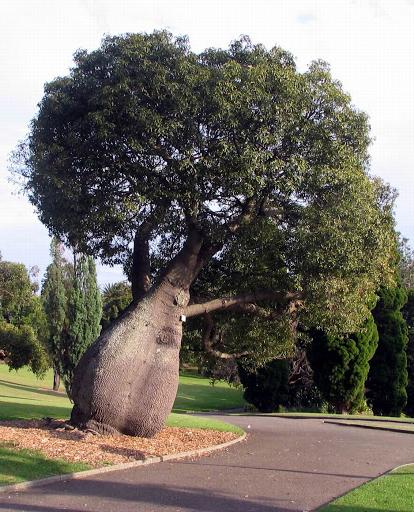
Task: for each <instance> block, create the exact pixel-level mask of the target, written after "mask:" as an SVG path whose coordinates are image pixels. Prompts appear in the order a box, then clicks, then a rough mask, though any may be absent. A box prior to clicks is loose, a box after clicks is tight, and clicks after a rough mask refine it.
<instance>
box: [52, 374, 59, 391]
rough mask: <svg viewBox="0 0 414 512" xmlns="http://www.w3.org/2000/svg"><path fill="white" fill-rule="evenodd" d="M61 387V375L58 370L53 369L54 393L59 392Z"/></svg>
mask: <svg viewBox="0 0 414 512" xmlns="http://www.w3.org/2000/svg"><path fill="white" fill-rule="evenodd" d="M59 386H60V375H59V372H58V371H57V369H56V368H53V391H58V390H59Z"/></svg>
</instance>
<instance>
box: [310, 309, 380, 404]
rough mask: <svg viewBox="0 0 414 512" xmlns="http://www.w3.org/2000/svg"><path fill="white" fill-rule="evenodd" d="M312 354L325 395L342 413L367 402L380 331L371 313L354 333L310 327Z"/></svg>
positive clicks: (315, 379) (319, 386)
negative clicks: (366, 393) (339, 334)
mask: <svg viewBox="0 0 414 512" xmlns="http://www.w3.org/2000/svg"><path fill="white" fill-rule="evenodd" d="M310 336H311V339H312V342H311V344H310V346H309V348H308V358H309V361H310V363H311V366H312V369H313V372H314V374H313V378H314V381H315V383H316V385H317V386H318V388H319V390H320V392H321V393H322V396H323V398H324V399H325V400H326V401H327V402H328V403H329V404H330V405H332V406H333V407H334V409H335V411H336V412H338V413H343V412H355V411H359V410H360V408H361V407H363V405H364V398H365V381H366V380H367V377H368V372H369V361H370V360H371V358H372V357H373V355H374V353H375V350H376V348H377V346H378V331H377V327H376V325H375V322H374V319H373V316H372V315H370V316H369V317H368V319H367V320H366V321H365V323H364V324H363V326H362V328H361V329H360V330H359V331H358V332H356V333H353V334H349V335H343V336H333V335H328V334H326V333H324V332H323V331H321V330H318V329H314V330H312V331H310Z"/></svg>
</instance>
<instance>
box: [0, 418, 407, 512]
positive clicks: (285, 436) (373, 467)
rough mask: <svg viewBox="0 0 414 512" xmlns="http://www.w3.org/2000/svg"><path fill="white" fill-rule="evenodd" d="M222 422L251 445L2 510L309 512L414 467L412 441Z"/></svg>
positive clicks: (110, 476)
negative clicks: (392, 472)
mask: <svg viewBox="0 0 414 512" xmlns="http://www.w3.org/2000/svg"><path fill="white" fill-rule="evenodd" d="M217 419H223V420H224V421H230V420H231V422H232V423H236V424H238V425H240V426H242V427H244V428H246V429H247V426H248V425H250V428H249V429H248V432H249V436H248V439H247V440H246V441H243V442H242V443H239V444H236V445H234V446H232V447H230V448H228V449H227V450H225V451H221V452H217V453H215V454H212V455H210V456H208V457H202V458H199V459H197V460H193V461H189V460H185V461H177V462H164V463H160V464H153V465H150V466H143V467H137V468H134V469H129V470H124V471H114V472H111V473H103V474H102V475H99V476H94V477H90V478H87V479H86V478H85V479H80V480H71V481H68V482H61V483H57V484H50V485H47V486H42V487H38V488H34V489H31V490H28V491H26V492H21V493H13V494H10V495H7V494H2V495H0V511H17V510H18V511H32V512H51V511H63V510H66V511H69V512H84V511H94V512H124V511H125V512H132V511H134V512H158V511H163V512H188V511H197V512H270V511H272V512H274V511H291V510H296V511H310V510H314V509H315V508H317V507H319V506H321V505H323V504H324V503H327V502H328V501H330V500H331V499H332V498H334V497H336V496H339V495H341V494H343V493H345V492H346V491H348V490H349V489H352V488H353V487H356V486H358V485H360V484H362V483H363V482H365V481H367V480H369V479H371V478H373V477H376V476H378V475H380V474H382V473H384V472H386V471H388V470H389V469H391V468H393V467H395V466H398V465H401V464H405V463H409V462H414V437H413V435H411V434H401V433H394V432H383V431H375V430H365V429H357V428H350V427H344V426H339V425H329V424H324V423H323V422H322V421H321V420H315V419H305V420H303V419H285V418H268V417H267V418H265V417H231V418H230V417H221V416H217ZM413 492H414V491H413ZM413 500H414V498H413ZM413 502H414V501H413ZM338 512H339V511H338ZM361 512H362V510H361ZM390 512H391V511H390Z"/></svg>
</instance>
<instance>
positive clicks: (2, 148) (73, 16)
mask: <svg viewBox="0 0 414 512" xmlns="http://www.w3.org/2000/svg"><path fill="white" fill-rule="evenodd" d="M164 28H165V29H168V30H170V31H171V32H173V33H174V34H176V35H179V34H180V35H182V34H186V35H188V36H189V37H190V42H191V45H192V47H193V49H194V50H195V51H200V50H202V49H204V48H206V47H210V46H215V47H226V46H227V45H228V43H229V42H230V41H231V40H232V39H234V38H236V37H238V36H239V35H241V34H248V35H249V36H250V37H251V38H252V39H253V41H254V42H260V43H263V44H265V45H266V46H267V47H272V46H274V45H278V46H281V47H283V48H285V49H287V50H290V51H291V52H292V53H293V54H294V55H295V57H296V59H297V62H298V65H299V68H300V69H303V70H304V69H305V68H306V66H307V65H308V64H309V63H310V62H311V61H312V60H313V59H318V58H322V59H324V60H326V61H328V62H329V63H330V65H331V68H332V73H333V75H334V76H335V78H337V79H339V80H340V81H341V82H342V83H343V85H344V88H345V90H346V91H348V92H349V93H350V94H351V96H352V99H353V102H354V104H355V105H357V106H358V107H359V108H360V109H362V110H364V111H365V112H367V113H368V115H369V116H370V122H371V126H372V136H373V137H374V139H375V140H374V143H373V145H372V147H371V157H372V161H371V172H372V173H373V174H376V175H379V176H381V177H382V178H383V179H385V180H386V181H388V182H389V183H391V184H392V185H393V186H394V187H395V188H397V189H398V191H399V197H398V200H397V205H396V218H397V225H398V229H399V230H400V231H401V232H402V234H403V235H404V236H406V237H407V238H409V239H410V240H411V241H412V245H414V221H413V219H414V92H413V91H414V65H413V63H414V0H393V1H390V0H254V1H253V0H237V1H234V0H209V1H208V2H206V1H204V0H203V1H200V0H117V1H114V0H72V1H70V2H68V1H67V0H0V64H1V68H0V69H1V70H2V74H1V79H0V113H1V115H0V134H1V135H0V251H1V252H2V254H3V258H4V259H8V260H12V261H20V262H23V263H25V264H26V265H27V266H32V265H38V266H39V267H40V270H41V272H43V271H44V269H45V267H46V265H47V264H48V262H49V238H48V235H47V232H46V230H45V228H44V227H43V226H42V225H41V224H40V222H39V221H38V219H37V217H36V214H35V212H33V208H32V207H31V205H30V204H29V203H28V201H27V199H26V198H25V197H24V196H19V195H16V188H15V187H14V186H12V185H11V184H10V183H9V182H8V181H7V179H8V173H7V165H8V164H7V159H8V155H9V154H10V152H11V151H12V150H13V148H14V147H15V146H16V144H17V142H18V141H19V140H20V139H22V138H23V137H24V135H25V134H26V132H27V129H28V125H29V122H30V120H31V119H32V118H33V116H34V115H35V113H36V109H37V103H38V102H39V100H40V99H41V97H42V93H43V85H44V83H45V82H47V81H49V80H51V79H53V78H54V77H56V76H59V75H64V74H66V73H67V72H68V69H69V67H70V66H71V63H72V55H73V53H74V51H75V50H76V49H78V48H86V49H88V50H92V49H94V48H96V47H98V46H99V44H100V41H101V38H102V36H103V35H104V34H119V33H125V32H143V31H145V32H152V31H153V30H154V29H164ZM120 279H123V276H122V273H121V271H120V269H119V268H108V267H99V281H100V283H101V284H105V283H108V282H113V281H117V280H120Z"/></svg>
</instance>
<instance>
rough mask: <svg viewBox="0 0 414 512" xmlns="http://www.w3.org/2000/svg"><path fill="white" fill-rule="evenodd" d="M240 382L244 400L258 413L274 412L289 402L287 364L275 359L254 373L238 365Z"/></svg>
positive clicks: (284, 361)
mask: <svg viewBox="0 0 414 512" xmlns="http://www.w3.org/2000/svg"><path fill="white" fill-rule="evenodd" d="M239 377H240V382H241V383H242V385H243V387H244V394H243V396H244V399H245V400H246V402H249V403H250V404H253V405H254V406H255V407H256V408H257V409H258V410H259V411H260V412H273V411H276V410H277V409H278V408H279V406H280V405H286V404H287V402H288V400H289V388H288V378H289V362H288V361H286V360H283V359H275V360H273V361H270V363H267V364H266V365H265V366H263V367H262V368H259V369H258V370H256V371H252V370H249V369H245V368H243V366H242V364H240V365H239Z"/></svg>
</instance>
